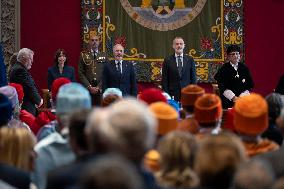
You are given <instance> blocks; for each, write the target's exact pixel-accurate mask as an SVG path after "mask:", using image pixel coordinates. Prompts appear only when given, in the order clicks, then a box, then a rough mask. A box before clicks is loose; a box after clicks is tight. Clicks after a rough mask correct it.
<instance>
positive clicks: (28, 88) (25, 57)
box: [10, 48, 43, 115]
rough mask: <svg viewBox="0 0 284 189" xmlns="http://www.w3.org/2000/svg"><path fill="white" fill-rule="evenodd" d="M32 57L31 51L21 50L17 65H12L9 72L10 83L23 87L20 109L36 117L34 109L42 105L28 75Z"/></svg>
mask: <svg viewBox="0 0 284 189" xmlns="http://www.w3.org/2000/svg"><path fill="white" fill-rule="evenodd" d="M33 56H34V52H33V51H32V50H31V49H28V48H23V49H21V50H20V51H19V53H18V56H17V63H15V64H14V65H13V67H12V69H11V72H10V82H11V83H19V84H21V85H22V86H23V88H24V93H25V96H24V99H23V104H22V109H25V110H27V111H28V112H30V113H31V114H33V115H36V113H37V112H36V108H37V107H40V106H41V105H42V104H43V99H42V98H41V97H40V95H39V92H38V90H37V88H36V85H35V82H34V79H33V78H32V76H31V74H30V73H29V69H31V67H32V63H33Z"/></svg>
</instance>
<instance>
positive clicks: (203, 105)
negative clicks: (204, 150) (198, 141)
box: [194, 94, 222, 138]
mask: <svg viewBox="0 0 284 189" xmlns="http://www.w3.org/2000/svg"><path fill="white" fill-rule="evenodd" d="M194 118H195V119H196V120H197V122H198V124H199V126H200V128H199V131H198V133H197V134H196V135H197V136H198V137H201V138H202V137H204V136H205V135H208V134H209V135H210V134H218V133H220V131H221V127H220V126H221V125H220V123H221V119H222V105H221V99H220V97H219V96H217V95H215V94H204V95H202V96H201V97H199V98H198V99H197V100H196V101H195V104H194Z"/></svg>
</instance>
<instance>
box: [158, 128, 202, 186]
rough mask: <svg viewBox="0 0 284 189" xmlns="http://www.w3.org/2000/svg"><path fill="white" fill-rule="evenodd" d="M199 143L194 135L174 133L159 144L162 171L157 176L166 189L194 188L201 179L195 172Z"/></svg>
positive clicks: (166, 136) (169, 134)
mask: <svg viewBox="0 0 284 189" xmlns="http://www.w3.org/2000/svg"><path fill="white" fill-rule="evenodd" d="M196 150H197V142H196V140H195V138H194V136H193V135H191V134H189V133H186V132H181V131H173V132H170V133H168V134H167V135H165V136H164V137H163V138H161V139H160V140H159V142H158V152H159V154H160V170H159V172H158V173H157V174H156V178H157V181H158V183H159V184H160V185H161V186H162V187H164V188H175V189H178V188H192V187H195V186H197V185H198V183H199V179H198V177H197V175H196V174H195V172H194V171H193V162H194V156H195V153H196Z"/></svg>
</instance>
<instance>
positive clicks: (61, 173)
mask: <svg viewBox="0 0 284 189" xmlns="http://www.w3.org/2000/svg"><path fill="white" fill-rule="evenodd" d="M88 115H89V110H87V109H82V110H79V111H75V112H73V113H72V115H70V124H69V143H70V146H71V148H72V150H73V152H74V154H75V155H76V160H75V161H74V162H71V163H70V164H67V165H64V166H61V167H59V168H56V169H54V170H52V171H51V172H49V174H48V178H47V187H46V188H47V189H49V188H50V189H57V188H58V189H65V188H66V189H67V188H72V187H75V185H76V184H77V182H78V179H79V176H80V174H81V173H82V168H83V166H84V165H85V163H86V161H88V159H90V157H89V156H88V149H87V139H86V135H85V132H84V129H85V125H86V121H87V117H88Z"/></svg>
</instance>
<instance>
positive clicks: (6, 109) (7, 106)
mask: <svg viewBox="0 0 284 189" xmlns="http://www.w3.org/2000/svg"><path fill="white" fill-rule="evenodd" d="M12 116H13V108H12V103H11V102H10V101H9V99H8V97H6V96H5V95H3V94H0V127H3V126H7V124H8V122H9V121H10V120H11V119H12Z"/></svg>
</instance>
